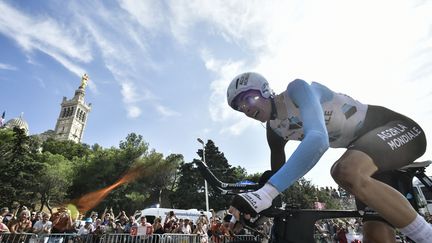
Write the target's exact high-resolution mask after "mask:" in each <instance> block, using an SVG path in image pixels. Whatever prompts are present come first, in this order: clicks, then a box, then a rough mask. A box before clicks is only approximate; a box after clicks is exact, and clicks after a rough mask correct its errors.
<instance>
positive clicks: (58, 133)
mask: <svg viewBox="0 0 432 243" xmlns="http://www.w3.org/2000/svg"><path fill="white" fill-rule="evenodd" d="M87 81H88V76H87V75H86V74H84V75H83V77H82V79H81V85H80V86H79V87H78V89H77V90H75V95H74V97H73V98H72V99H70V100H68V99H67V98H66V97H63V101H62V103H61V110H60V114H59V117H58V119H57V123H56V126H55V129H54V132H55V138H56V139H58V140H71V141H74V142H76V143H80V142H81V139H82V137H83V134H84V129H85V126H86V123H87V117H88V114H89V113H90V111H91V103H89V104H87V103H85V100H84V97H85V87H86V86H87Z"/></svg>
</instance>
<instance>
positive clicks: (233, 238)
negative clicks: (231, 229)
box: [210, 235, 262, 243]
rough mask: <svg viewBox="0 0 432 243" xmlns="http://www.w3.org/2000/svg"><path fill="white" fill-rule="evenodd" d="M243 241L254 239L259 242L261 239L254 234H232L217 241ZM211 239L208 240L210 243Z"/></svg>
mask: <svg viewBox="0 0 432 243" xmlns="http://www.w3.org/2000/svg"><path fill="white" fill-rule="evenodd" d="M244 241H250V242H253V241H256V242H261V241H262V239H261V237H259V236H254V235H234V236H229V237H226V236H225V237H223V238H222V239H221V240H220V241H219V242H220V243H230V242H244ZM212 242H213V241H210V243H212Z"/></svg>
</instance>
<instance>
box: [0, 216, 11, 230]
mask: <svg viewBox="0 0 432 243" xmlns="http://www.w3.org/2000/svg"><path fill="white" fill-rule="evenodd" d="M7 232H9V228H8V227H7V226H6V224H4V223H3V215H1V214H0V234H1V233H7Z"/></svg>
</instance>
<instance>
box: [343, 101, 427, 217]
mask: <svg viewBox="0 0 432 243" xmlns="http://www.w3.org/2000/svg"><path fill="white" fill-rule="evenodd" d="M348 149H349V150H359V151H362V152H364V153H366V154H367V155H369V156H370V157H371V158H372V160H373V162H374V163H375V165H376V166H377V167H378V171H377V172H376V173H375V174H374V175H373V176H372V177H373V178H375V179H377V180H379V181H382V182H384V183H386V184H388V185H390V186H392V187H393V188H395V189H396V190H398V191H399V192H401V193H402V195H404V196H405V197H406V198H407V199H408V200H409V201H410V202H411V204H412V205H413V206H414V208H416V205H415V200H413V195H412V193H411V191H412V182H410V181H408V182H407V181H406V178H403V175H402V174H401V173H400V172H398V171H397V169H399V168H401V167H403V166H405V165H408V164H411V163H413V162H414V161H415V160H416V159H417V158H419V157H420V156H422V155H423V154H424V152H425V151H426V136H425V134H424V131H423V130H422V129H421V127H420V126H419V125H418V124H417V123H416V122H414V121H413V120H411V119H409V118H408V117H406V116H403V115H401V114H398V113H396V112H394V111H391V110H389V109H386V108H384V107H380V106H369V107H368V111H367V113H366V118H365V121H364V125H363V127H362V128H361V129H360V131H359V136H358V138H357V139H356V140H355V141H353V142H352V143H351V145H350V146H348ZM407 185H408V186H407ZM356 205H357V209H358V210H362V211H364V212H365V214H364V216H363V220H365V221H367V220H379V221H384V222H386V221H385V220H384V219H383V218H381V217H380V216H379V215H378V214H377V213H376V212H375V211H374V210H373V209H371V208H368V207H367V206H366V205H365V204H364V203H363V202H361V201H360V200H357V199H356Z"/></svg>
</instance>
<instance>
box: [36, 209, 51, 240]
mask: <svg viewBox="0 0 432 243" xmlns="http://www.w3.org/2000/svg"><path fill="white" fill-rule="evenodd" d="M50 217H51V215H49V214H47V213H45V212H43V213H42V219H41V220H39V221H37V222H36V223H35V224H34V225H33V233H35V234H38V235H39V234H50V233H51V228H52V222H51V221H49V218H50Z"/></svg>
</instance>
